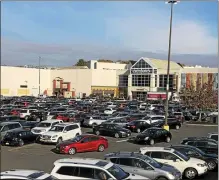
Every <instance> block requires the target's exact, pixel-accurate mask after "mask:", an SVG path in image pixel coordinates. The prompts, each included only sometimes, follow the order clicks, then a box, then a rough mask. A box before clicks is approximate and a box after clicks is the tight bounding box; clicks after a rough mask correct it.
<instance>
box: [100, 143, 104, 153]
mask: <svg viewBox="0 0 219 180" xmlns="http://www.w3.org/2000/svg"><path fill="white" fill-rule="evenodd" d="M104 150H105V146H104V145H103V144H100V145H99V146H98V152H103V151H104Z"/></svg>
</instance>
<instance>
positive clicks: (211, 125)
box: [186, 124, 218, 127]
mask: <svg viewBox="0 0 219 180" xmlns="http://www.w3.org/2000/svg"><path fill="white" fill-rule="evenodd" d="M186 126H203V127H218V124H215V125H214V124H186Z"/></svg>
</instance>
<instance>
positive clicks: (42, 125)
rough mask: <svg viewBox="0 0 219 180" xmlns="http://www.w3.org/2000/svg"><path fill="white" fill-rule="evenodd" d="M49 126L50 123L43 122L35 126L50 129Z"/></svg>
mask: <svg viewBox="0 0 219 180" xmlns="http://www.w3.org/2000/svg"><path fill="white" fill-rule="evenodd" d="M50 126H51V123H45V122H41V123H39V124H38V125H37V127H45V128H46V127H50Z"/></svg>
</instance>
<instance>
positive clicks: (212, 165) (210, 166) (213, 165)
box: [207, 160, 217, 171]
mask: <svg viewBox="0 0 219 180" xmlns="http://www.w3.org/2000/svg"><path fill="white" fill-rule="evenodd" d="M207 164H208V170H209V171H213V170H214V169H215V168H216V166H217V164H216V163H215V162H214V161H212V160H210V161H208V162H207Z"/></svg>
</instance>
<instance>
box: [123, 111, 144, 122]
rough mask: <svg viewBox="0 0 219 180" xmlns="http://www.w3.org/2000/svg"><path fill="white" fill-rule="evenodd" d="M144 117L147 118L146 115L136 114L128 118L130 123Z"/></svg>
mask: <svg viewBox="0 0 219 180" xmlns="http://www.w3.org/2000/svg"><path fill="white" fill-rule="evenodd" d="M143 117H145V114H142V113H135V114H131V115H129V116H128V117H127V120H128V121H134V120H140V119H142V118H143Z"/></svg>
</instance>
